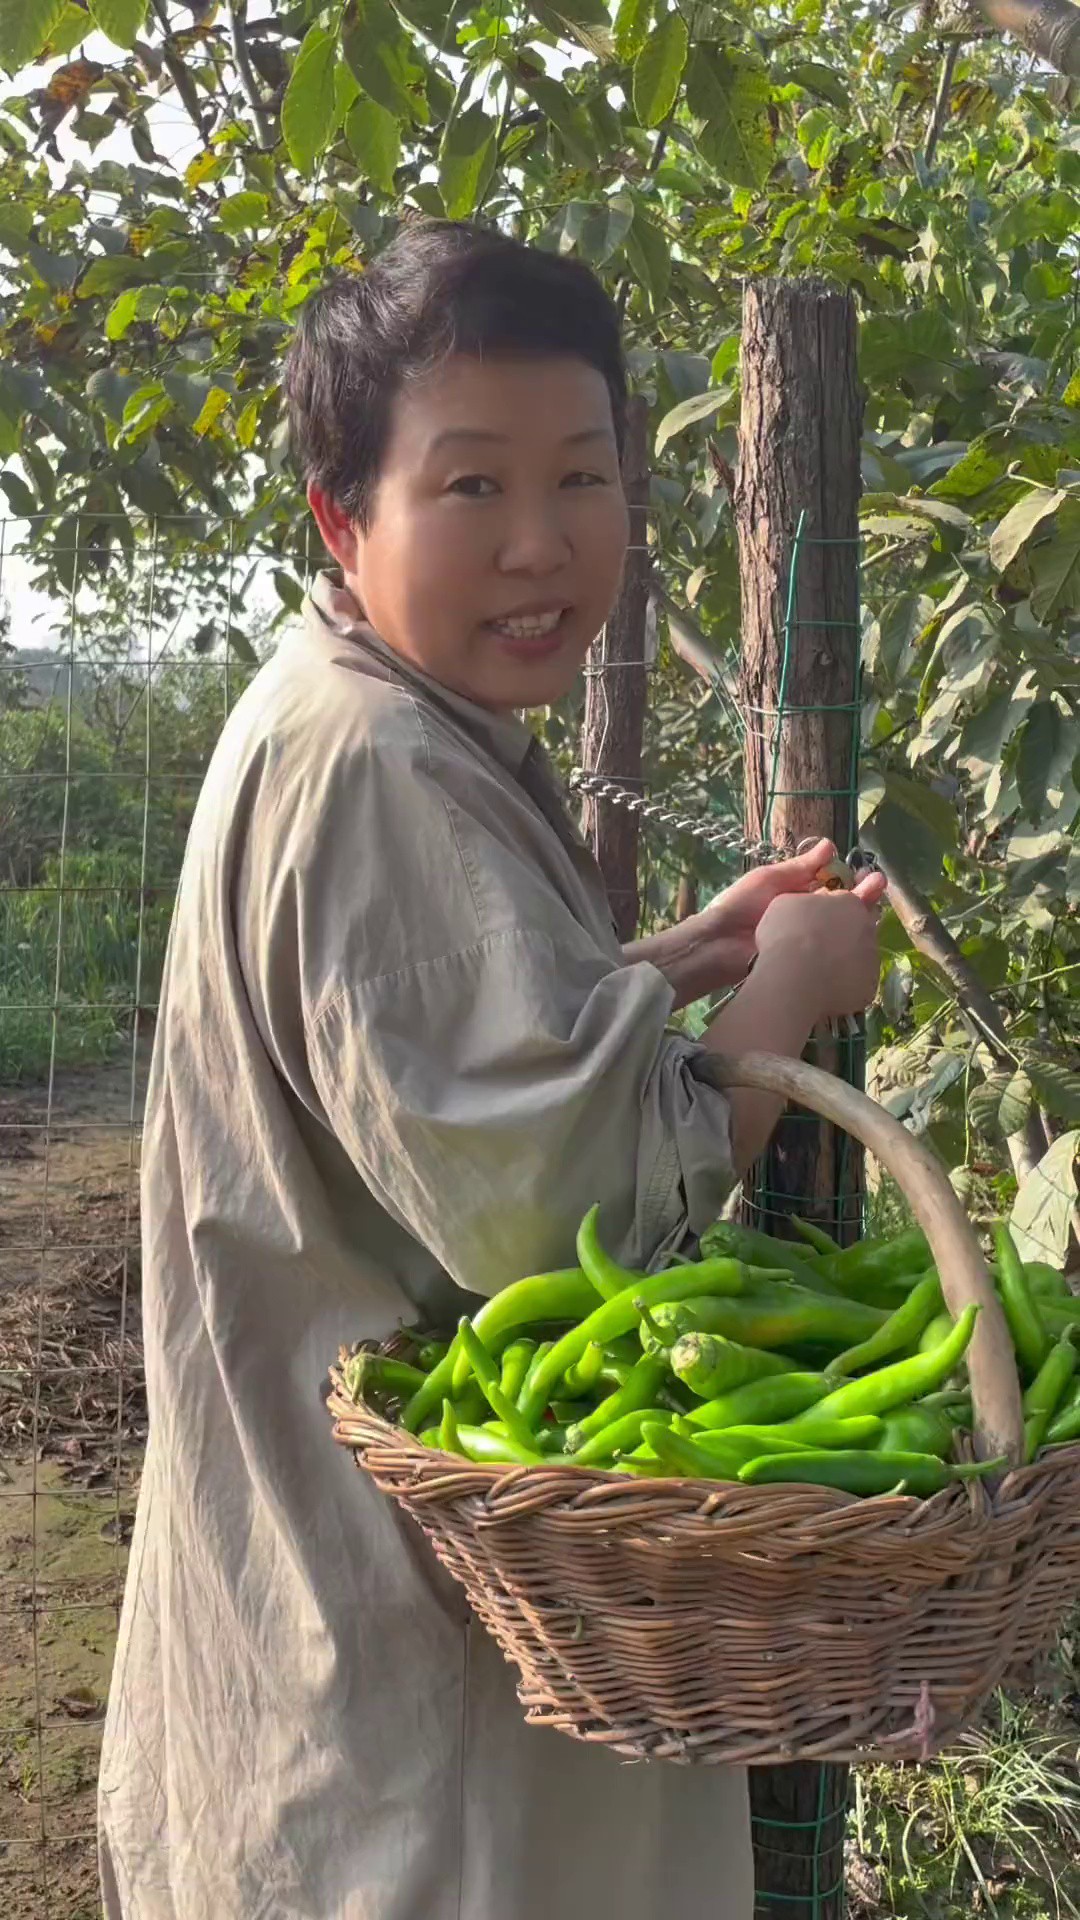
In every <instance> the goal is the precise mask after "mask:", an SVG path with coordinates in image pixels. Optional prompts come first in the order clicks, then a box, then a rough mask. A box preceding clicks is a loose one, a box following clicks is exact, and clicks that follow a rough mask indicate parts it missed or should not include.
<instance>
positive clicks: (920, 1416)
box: [876, 1402, 956, 1460]
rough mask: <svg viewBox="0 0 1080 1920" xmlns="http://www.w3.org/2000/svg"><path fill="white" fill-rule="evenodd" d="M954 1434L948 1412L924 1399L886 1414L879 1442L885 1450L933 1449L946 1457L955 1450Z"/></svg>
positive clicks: (924, 1451)
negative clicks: (930, 1405)
mask: <svg viewBox="0 0 1080 1920" xmlns="http://www.w3.org/2000/svg"><path fill="white" fill-rule="evenodd" d="M955 1435H956V1429H955V1427H954V1426H953V1423H952V1421H951V1420H950V1419H949V1417H948V1414H946V1413H943V1412H941V1410H940V1409H938V1408H934V1407H928V1406H927V1405H926V1404H925V1402H924V1403H923V1404H922V1405H921V1406H917V1407H901V1408H900V1409H899V1411H898V1412H897V1413H888V1414H886V1416H885V1418H884V1420H883V1421H882V1423H881V1437H880V1439H879V1440H878V1441H877V1442H876V1445H877V1446H878V1448H879V1449H880V1451H881V1452H882V1453H934V1454H937V1456H938V1458H939V1459H940V1460H944V1459H946V1458H947V1456H948V1455H949V1454H950V1453H951V1452H952V1448H953V1440H954V1438H955Z"/></svg>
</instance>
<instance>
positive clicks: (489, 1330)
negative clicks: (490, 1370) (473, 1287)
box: [454, 1267, 600, 1393]
mask: <svg viewBox="0 0 1080 1920" xmlns="http://www.w3.org/2000/svg"><path fill="white" fill-rule="evenodd" d="M599 1298H600V1296H599V1294H598V1293H597V1291H596V1288H595V1287H594V1286H593V1285H592V1282H591V1281H589V1280H587V1279H586V1278H585V1275H584V1274H583V1272H582V1271H581V1268H580V1267H566V1268H563V1269H561V1270H560V1271H559V1272H558V1273H541V1274H533V1275H532V1276H531V1277H530V1278H529V1279H527V1280H515V1281H514V1284H513V1286H510V1287H504V1288H503V1289H502V1291H501V1293H495V1294H492V1296H491V1299H490V1300H485V1302H484V1304H483V1306H482V1307H481V1308H480V1311H479V1313H477V1314H476V1315H475V1316H474V1318H473V1322H472V1324H473V1326H474V1327H475V1328H476V1331H477V1333H478V1334H479V1336H480V1338H481V1340H482V1341H483V1343H484V1345H485V1347H486V1348H487V1350H488V1352H489V1353H491V1354H495V1355H498V1354H500V1353H501V1352H502V1350H503V1347H504V1346H505V1345H506V1342H507V1340H508V1339H510V1338H511V1336H512V1335H513V1334H515V1333H516V1332H518V1330H519V1329H520V1328H522V1327H534V1326H538V1325H542V1324H543V1323H544V1322H545V1321H550V1320H580V1319H582V1318H583V1317H584V1315H585V1314H588V1313H592V1311H593V1309H594V1307H596V1306H597V1305H598V1303H599ZM468 1377H469V1363H468V1359H467V1358H466V1356H465V1355H464V1354H463V1353H461V1352H460V1350H459V1354H458V1358H457V1359H456V1360H455V1363H454V1391H455V1393H460V1392H461V1389H462V1387H463V1386H464V1385H465V1382H466V1380H467V1379H468Z"/></svg>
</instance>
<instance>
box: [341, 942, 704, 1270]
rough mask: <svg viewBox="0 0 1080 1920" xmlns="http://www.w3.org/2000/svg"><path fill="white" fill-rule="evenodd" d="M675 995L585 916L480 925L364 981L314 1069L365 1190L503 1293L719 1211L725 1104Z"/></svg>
mask: <svg viewBox="0 0 1080 1920" xmlns="http://www.w3.org/2000/svg"><path fill="white" fill-rule="evenodd" d="M671 1003H672V990H671V988H670V987H669V985H668V983H667V981H666V980H665V979H664V977H663V975H662V974H660V973H659V972H658V971H657V970H656V969H655V968H653V967H652V966H649V965H648V964H646V963H644V962H638V963H633V964H623V965H620V964H619V963H618V962H617V961H615V960H613V958H612V957H611V956H610V955H609V954H606V953H603V952H600V951H598V950H597V948H596V947H595V946H594V945H593V944H592V942H591V940H590V938H589V936H588V934H587V932H586V931H585V930H584V929H582V928H581V927H579V926H577V925H576V923H574V922H573V920H572V918H571V917H570V916H567V918H566V921H565V922H564V924H563V925H562V926H560V928H559V929H558V931H557V936H556V935H553V933H551V932H548V931H545V930H539V929H536V928H533V927H510V928H501V929H499V930H497V931H492V932H487V933H484V934H481V935H480V936H479V937H477V938H476V939H474V940H472V941H470V942H469V943H467V944H465V945H463V946H460V947H458V948H456V949H455V950H453V951H450V952H448V953H446V954H444V955H441V956H438V957H435V958H430V959H425V960H423V961H421V962H419V963H417V964H415V965H410V966H408V967H405V968H400V969H398V970H395V971H393V972H390V973H386V974H383V975H381V976H379V977H377V978H374V979H367V980H364V981H350V982H349V983H348V984H346V985H344V986H343V987H341V989H340V990H339V991H338V992H337V993H335V994H334V995H333V996H332V997H330V998H328V1000H327V1001H326V1002H325V1004H324V1005H323V1006H322V1007H321V1008H320V1009H319V1010H318V1012H317V1014H316V1016H315V1017H313V1019H312V1021H311V1023H310V1025H309V1027H308V1032H307V1052H308V1062H309V1069H310V1073H311V1077H312V1081H313V1083H314V1086H315V1088H316V1089H317V1092H318V1097H319V1100H320V1102H321V1104H322V1106H323V1108H324V1111H325V1114H326V1116H327V1119H328V1122H329V1124H330V1126H331V1127H332V1129H333V1131H334V1133H335V1134H336V1136H337V1137H338V1139H339V1140H340V1142H341V1144H342V1145H343V1146H344V1148H345V1150H346V1151H347V1153H348V1154H349V1156H350V1158H351V1159H352V1161H353V1163H354V1164H355V1166H356V1167H357V1169H358V1170H359V1172H360V1173H361V1174H362V1176H363V1178H364V1180H365V1181H366V1183H367V1184H368V1186H369V1188H370V1189H371V1190H372V1192H373V1193H374V1194H375V1196H376V1197H377V1198H378V1200H379V1201H380V1202H381V1204H382V1205H383V1206H384V1207H385V1208H386V1209H387V1210H388V1212H389V1213H390V1214H391V1215H392V1216H393V1217H394V1218H395V1219H396V1220H397V1221H398V1222H399V1223H400V1224H401V1225H402V1226H404V1227H405V1228H406V1229H407V1231H408V1232H410V1233H411V1234H413V1235H414V1236H415V1237H416V1238H417V1239H418V1240H419V1241H421V1242H422V1243H423V1244H424V1245H425V1246H427V1247H428V1248H429V1249H430V1251H431V1252H432V1253H433V1254H434V1256H435V1257H436V1259H438V1261H439V1262H440V1264H441V1265H442V1266H443V1268H444V1269H445V1270H446V1272H447V1273H448V1274H449V1275H450V1276H451V1277H452V1278H453V1279H454V1280H455V1281H457V1282H458V1283H459V1284H460V1285H461V1286H462V1287H465V1288H467V1289H469V1290H470V1291H471V1292H474V1293H481V1294H491V1293H494V1292H497V1291H498V1289H499V1288H500V1287H502V1286H505V1285H507V1284H508V1282H510V1281H512V1280H514V1279H516V1278H519V1277H520V1276H522V1275H524V1274H527V1273H533V1272H542V1271H544V1270H546V1269H551V1268H556V1267H559V1266H566V1265H570V1264H572V1263H573V1259H574V1240H575V1235H576V1231H577V1227H578V1224H579V1222H580V1220H581V1218H582V1216H583V1214H584V1213H585V1212H586V1211H587V1210H588V1208H589V1207H590V1206H592V1205H593V1204H594V1203H596V1202H598V1203H599V1204H600V1206H601V1230H602V1234H603V1237H604V1240H605V1244H606V1245H607V1246H608V1247H609V1248H610V1249H611V1251H612V1252H613V1253H615V1254H616V1255H617V1256H618V1257H619V1258H621V1259H622V1260H623V1261H625V1262H626V1263H628V1264H631V1265H636V1266H648V1265H650V1264H654V1263H655V1262H656V1261H657V1259H658V1258H659V1257H660V1256H661V1255H662V1254H664V1253H665V1252H667V1251H669V1250H673V1249H675V1248H677V1247H679V1246H680V1245H681V1243H682V1242H683V1241H684V1240H685V1239H686V1238H687V1236H688V1234H691V1233H693V1234H699V1233H701V1232H702V1231H703V1230H704V1228H705V1227H706V1226H707V1225H708V1224H709V1223H710V1222H711V1221H712V1220H714V1219H715V1218H716V1215H717V1213H718V1212H719V1210H720V1208H721V1205H722V1203H723V1201H724V1198H725V1196H726V1195H727V1193H728V1192H729V1191H730V1188H731V1186H732V1184H733V1181H734V1177H735V1176H734V1173H733V1169H732V1160H731V1148H730V1131H729V1110H728V1103H727V1100H726V1098H725V1096H724V1094H723V1093H722V1092H721V1091H720V1089H719V1087H718V1086H717V1085H716V1084H715V1082H714V1080H713V1078H712V1077H711V1074H712V1063H711V1061H710V1059H709V1056H708V1054H707V1053H706V1052H705V1050H704V1049H702V1048H700V1047H698V1046H695V1045H693V1044H692V1043H691V1042H689V1041H687V1040H686V1039H684V1038H682V1037H681V1036H679V1035H677V1034H674V1033H672V1032H670V1031H669V1030H668V1027H667V1021H668V1017H669V1015H670V1012H671Z"/></svg>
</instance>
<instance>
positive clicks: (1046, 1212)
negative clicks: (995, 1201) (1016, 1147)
mask: <svg viewBox="0 0 1080 1920" xmlns="http://www.w3.org/2000/svg"><path fill="white" fill-rule="evenodd" d="M1078 1154H1080V1130H1077V1129H1074V1130H1073V1131H1072V1132H1071V1133H1063V1134H1061V1135H1060V1136H1059V1138H1058V1139H1057V1140H1055V1141H1054V1144H1053V1146H1052V1147H1050V1148H1049V1149H1048V1151H1047V1152H1046V1153H1044V1154H1043V1157H1042V1159H1041V1160H1040V1161H1039V1164H1038V1166H1037V1167H1033V1168H1032V1170H1031V1172H1030V1173H1029V1174H1028V1176H1027V1178H1026V1179H1025V1180H1023V1181H1021V1183H1020V1190H1019V1192H1018V1193H1017V1196H1016V1199H1015V1200H1014V1202H1013V1210H1012V1218H1011V1220H1010V1223H1009V1224H1010V1226H1011V1228H1012V1234H1013V1239H1014V1240H1015V1241H1016V1246H1017V1251H1018V1252H1019V1255H1020V1258H1021V1260H1045V1261H1048V1262H1049V1264H1050V1265H1051V1266H1057V1267H1060V1266H1063V1265H1064V1262H1065V1255H1066V1253H1067V1251H1068V1247H1069V1240H1070V1237H1071V1233H1072V1216H1073V1208H1074V1207H1075V1205H1076V1177H1075V1174H1074V1170H1073V1169H1074V1164H1075V1161H1076V1157H1077V1155H1078Z"/></svg>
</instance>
